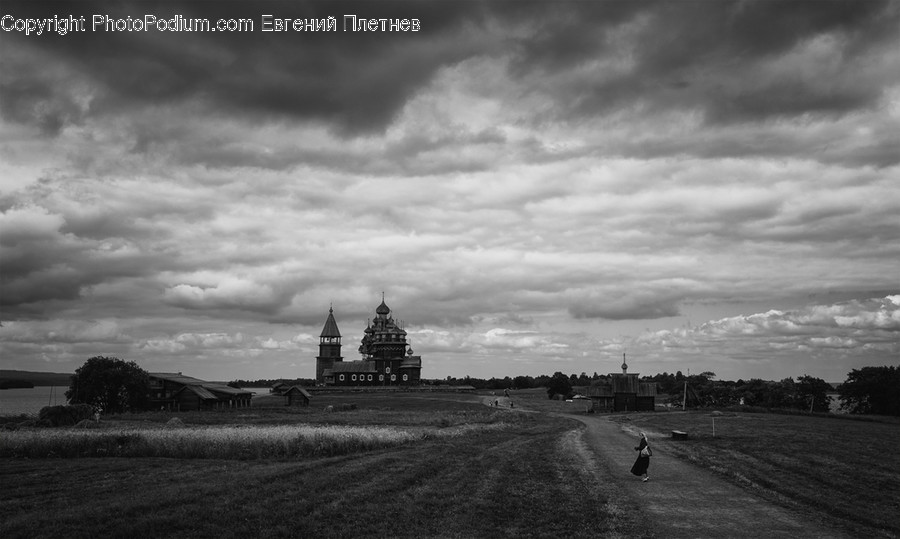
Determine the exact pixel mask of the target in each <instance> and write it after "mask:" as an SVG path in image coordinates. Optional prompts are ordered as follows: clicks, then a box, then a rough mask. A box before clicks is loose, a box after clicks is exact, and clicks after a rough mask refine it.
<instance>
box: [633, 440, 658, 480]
mask: <svg viewBox="0 0 900 539" xmlns="http://www.w3.org/2000/svg"><path fill="white" fill-rule="evenodd" d="M634 449H635V451H637V452H638V458H637V460H636V461H634V466H632V467H631V473H633V474H634V475H637V476H641V475H643V476H644V481H649V480H650V472H649V471H648V469H649V468H650V455H652V454H653V452H652V451H651V450H650V444H649V443H648V442H647V435H646V434H644V433H643V432H642V433H641V443H640V444H638V446H637V447H635V448H634Z"/></svg>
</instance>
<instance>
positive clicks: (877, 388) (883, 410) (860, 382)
mask: <svg viewBox="0 0 900 539" xmlns="http://www.w3.org/2000/svg"><path fill="white" fill-rule="evenodd" d="M898 387H900V369H898V368H896V367H863V368H862V369H853V370H852V371H850V373H849V374H848V375H847V380H846V381H845V382H844V383H843V384H841V385H840V387H838V392H839V398H840V401H841V408H843V409H846V410H849V411H850V413H853V414H878V415H894V416H900V391H898V390H897V388H898Z"/></svg>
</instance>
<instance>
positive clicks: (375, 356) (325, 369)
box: [316, 297, 422, 386]
mask: <svg viewBox="0 0 900 539" xmlns="http://www.w3.org/2000/svg"><path fill="white" fill-rule="evenodd" d="M359 353H360V354H361V355H362V357H363V359H361V360H356V361H344V358H343V356H341V332H340V330H338V327H337V322H336V321H335V319H334V310H333V309H331V308H329V309H328V318H327V319H326V320H325V326H324V327H323V328H322V333H321V335H320V336H319V355H318V356H317V357H316V384H317V385H326V386H409V385H418V384H419V382H420V380H421V375H422V356H416V355H413V354H414V353H413V350H412V347H411V346H410V344H409V342H408V341H407V338H406V330H404V329H403V328H402V327H400V325H399V324H398V323H397V322H396V321H395V320H394V318H393V316H391V309H390V307H388V306H387V304H386V303H385V302H384V297H382V298H381V305H379V306H378V307H377V308H376V309H375V318H373V319H372V320H371V321H369V322H368V323H367V327H366V329H365V331H364V332H363V338H362V340H361V344H360V346H359Z"/></svg>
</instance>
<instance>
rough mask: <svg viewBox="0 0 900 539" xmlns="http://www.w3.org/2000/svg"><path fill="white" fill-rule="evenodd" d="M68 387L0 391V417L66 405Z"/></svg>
mask: <svg viewBox="0 0 900 539" xmlns="http://www.w3.org/2000/svg"><path fill="white" fill-rule="evenodd" d="M67 389H69V388H68V387H62V386H55V387H47V386H39V387H34V388H28V389H0V416H4V415H19V414H28V415H31V416H37V415H38V412H40V411H41V408H43V407H44V406H56V405H57V404H66V390H67ZM244 389H246V390H248V391H253V393H254V395H253V396H254V397H260V396H262V395H268V394H269V388H267V387H245V388H244Z"/></svg>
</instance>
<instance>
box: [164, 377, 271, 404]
mask: <svg viewBox="0 0 900 539" xmlns="http://www.w3.org/2000/svg"><path fill="white" fill-rule="evenodd" d="M149 375H150V407H151V409H157V410H159V409H163V410H169V411H173V412H185V411H189V410H225V409H229V408H249V407H250V399H251V397H253V392H251V391H246V390H244V389H239V388H235V387H231V386H228V385H226V384H221V383H218V382H207V381H205V380H200V379H198V378H193V377H191V376H184V375H183V374H181V373H180V372H177V373H170V372H151V373H149Z"/></svg>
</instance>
